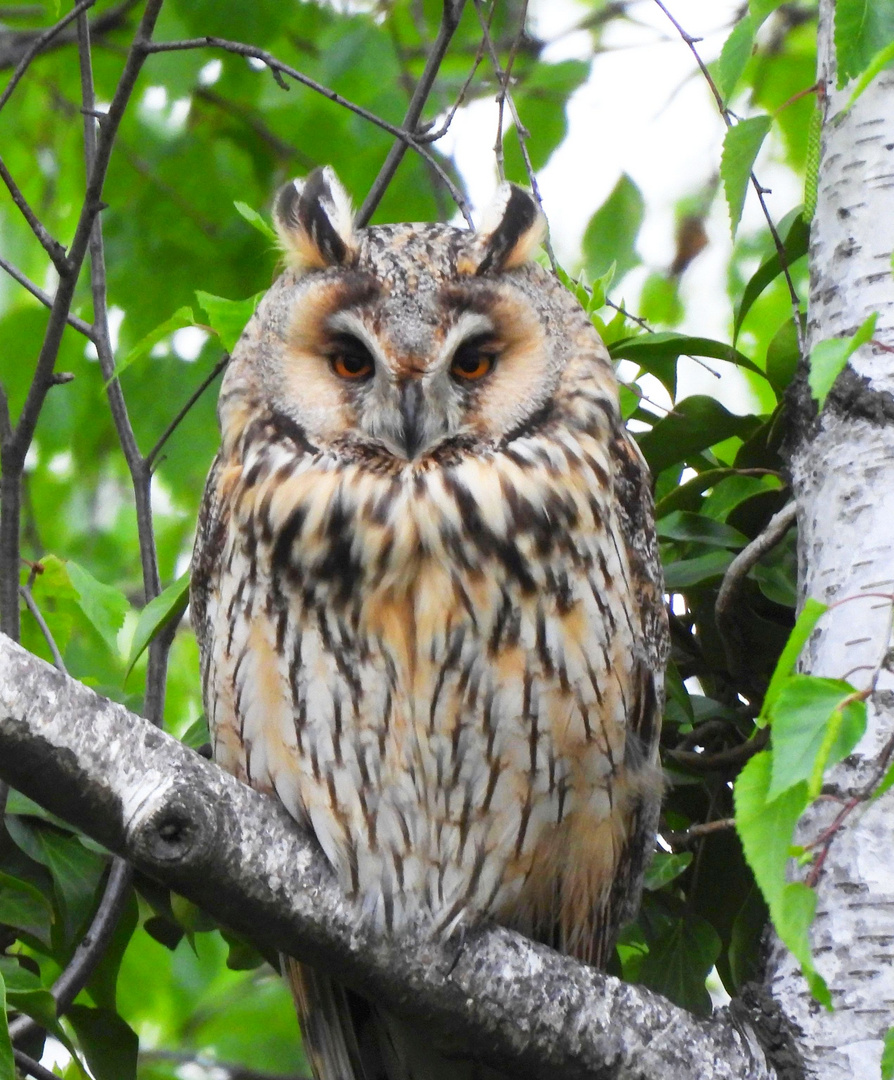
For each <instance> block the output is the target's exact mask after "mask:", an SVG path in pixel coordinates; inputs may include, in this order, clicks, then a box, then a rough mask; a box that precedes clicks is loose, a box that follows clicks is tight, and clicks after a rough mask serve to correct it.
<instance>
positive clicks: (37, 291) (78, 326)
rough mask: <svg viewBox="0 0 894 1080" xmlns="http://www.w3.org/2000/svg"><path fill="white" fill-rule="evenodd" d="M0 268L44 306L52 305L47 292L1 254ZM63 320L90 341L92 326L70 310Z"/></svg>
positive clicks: (49, 306)
mask: <svg viewBox="0 0 894 1080" xmlns="http://www.w3.org/2000/svg"><path fill="white" fill-rule="evenodd" d="M0 270H5V271H6V273H7V274H9V276H10V277H11V278H12V279H13V281H17V282H18V283H19V284H20V285H21V286H22V287H23V288H25V289H27V290H28V292H29V293H31V295H32V296H33V297H35V298H36V299H38V300H39V301H40V302H41V303H42V304H43V305H44V307H48V308H51V307H52V306H53V297H52V296H50V294H49V293H45V292H44V291H43V289H41V288H40V286H38V285H35V284H34V282H33V281H31V279H30V278H27V277H26V276H25V275H24V274H23V273H22V271H21V270H19V269H18V268H17V267H15V266H13V265H12V263H11V262H8V261H7V260H6V259H4V258H3V256H2V255H0ZM65 321H66V322H67V323H68V325H69V326H71V327H73V328H74V329H75V330H77V331H78V333H80V334H83V335H84V337H85V338H89V339H90V341H92V340H93V327H92V326H91V325H90V323H88V322H85V321H84V320H83V319H79V318H78V316H77V315H72V314H71V312H69V313H68V314H67V315H66V317H65Z"/></svg>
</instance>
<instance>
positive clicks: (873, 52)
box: [835, 0, 894, 90]
mask: <svg viewBox="0 0 894 1080" xmlns="http://www.w3.org/2000/svg"><path fill="white" fill-rule="evenodd" d="M892 41H894V8H892V6H891V5H890V4H888V3H879V2H878V0H837V2H836V4H835V58H836V62H837V66H838V89H839V90H840V89H841V88H842V87H843V86H844V84H845V83H846V82H848V81H849V80H850V79H853V78H856V77H857V76H858V75H860V74H862V73H864V72H867V71H869V70H870V68H871V67H873V65H875V64H877V63H878V59H877V58H878V56H879V53H881V52H883V51H884V50H885V49H886V48H888V47H889V46H890V45H891V42H892Z"/></svg>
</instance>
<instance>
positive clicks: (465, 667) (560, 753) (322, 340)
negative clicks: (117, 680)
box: [192, 169, 667, 1080]
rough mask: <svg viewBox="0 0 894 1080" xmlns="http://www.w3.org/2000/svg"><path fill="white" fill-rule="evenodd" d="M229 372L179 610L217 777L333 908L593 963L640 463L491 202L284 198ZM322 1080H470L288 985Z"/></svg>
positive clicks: (641, 793)
mask: <svg viewBox="0 0 894 1080" xmlns="http://www.w3.org/2000/svg"><path fill="white" fill-rule="evenodd" d="M274 217H275V221H276V225H277V229H278V232H279V236H280V238H281V242H282V245H283V248H284V250H285V253H286V258H287V269H286V270H285V272H284V273H283V274H282V276H281V277H280V278H279V279H278V280H277V281H276V282H275V283H274V285H273V286H272V288H271V289H270V291H269V292H268V293H267V295H266V297H265V298H264V299H263V300H262V302H261V304H260V306H259V307H258V310H257V312H256V313H255V315H254V317H253V318H252V320H251V321H250V322H249V324H248V326H247V327H246V329H245V332H244V333H243V335H242V337H241V339H240V341H239V343H238V345H237V346H236V348H235V350H234V352H233V355H232V359H231V361H230V364H229V366H228V368H227V371H226V375H225V378H224V382H223V386H222V389H221V394H220V404H219V418H220V425H221V433H222V445H221V449H220V452H219V454H218V456H217V458H216V460H215V462H214V465H213V466H212V469H211V474H210V476H209V478H208V483H207V487H206V489H205V495H204V500H203V504H202V509H201V516H200V520H199V527H198V536H197V540H196V550H195V556H194V561H193V584H192V610H193V619H194V623H195V628H196V633H197V636H198V639H199V646H200V650H201V667H202V685H203V693H204V699H205V708H206V711H207V716H208V720H209V724H210V728H211V733H212V740H213V746H214V755H215V758H216V760H217V761H218V762H219V763H220V764H221V765H222V766H223V767H224V768H225V769H228V770H229V771H230V772H232V773H234V774H235V775H236V776H238V777H239V778H241V779H242V780H244V781H245V782H246V783H249V784H251V785H252V786H254V787H256V788H258V789H259V790H261V791H265V792H270V793H272V794H274V795H275V796H276V797H278V798H279V799H280V800H281V801H282V802H283V803H284V804H285V806H286V807H287V808H288V810H289V812H290V813H291V814H292V815H294V817H295V818H296V820H297V821H298V822H300V823H301V824H302V825H303V826H304V827H305V828H306V829H308V830H310V832H311V833H312V834H313V835H314V836H315V837H316V840H317V841H318V842H319V845H320V847H321V848H322V850H323V852H324V853H325V856H326V858H327V859H328V861H329V862H330V863H331V865H332V868H333V870H334V871H335V873H336V875H337V876H338V880H339V881H340V883H341V885H342V886H343V888H344V890H345V892H346V893H348V894H349V895H350V896H351V897H352V898H353V900H354V901H355V903H356V905H357V910H358V917H359V918H363V919H368V920H371V921H372V922H374V923H375V924H377V925H380V926H381V927H382V928H383V930H385V931H388V932H392V933H399V932H400V930H401V928H402V927H403V926H405V925H406V924H407V923H409V922H412V923H414V924H416V925H418V924H422V925H424V926H428V927H430V929H431V931H432V932H433V933H438V934H445V935H446V934H449V933H451V932H452V931H454V930H455V929H456V928H458V927H461V926H464V925H470V924H473V923H474V922H476V921H480V920H481V919H483V918H490V919H494V920H496V921H498V922H500V923H503V924H505V925H507V926H511V927H514V928H517V929H519V930H521V931H522V932H524V933H526V934H529V935H531V936H533V937H535V938H537V939H539V940H541V941H545V942H547V943H549V944H551V945H553V946H555V947H556V948H558V949H560V950H562V951H563V952H566V953H570V954H573V955H574V956H577V957H579V958H581V959H583V960H586V961H590V962H592V963H595V964H603V963H604V962H605V961H606V959H607V956H608V955H609V953H610V950H611V949H612V948H613V944H614V939H615V935H616V931H617V929H618V926H619V925H620V923H621V922H622V921H623V920H624V919H625V918H626V917H627V916H628V915H629V914H630V913H631V910H632V908H633V907H635V905H636V903H637V900H638V894H639V886H640V878H641V875H642V868H643V862H644V858H645V854H646V851H647V848H648V847H649V842H650V833H651V832H652V831H653V830H654V827H655V819H656V814H657V805H658V799H659V789H660V781H659V779H658V777H659V773H658V769H657V766H656V754H657V739H658V726H659V719H660V713H661V703H662V696H663V669H664V662H665V656H666V651H667V644H666V642H667V632H666V623H665V614H664V607H663V602H662V582H661V573H660V568H659V564H658V557H657V551H656V542H655V534H654V528H653V522H652V499H651V494H650V488H649V480H648V473H647V469H646V466H645V464H644V462H643V459H642V457H641V456H640V453H639V451H638V449H637V447H636V445H635V443H634V442H633V440H632V439H631V438H630V436H629V435H628V434H627V432H626V431H625V428H624V425H623V422H622V419H621V415H620V412H619V406H618V394H617V384H616V380H615V375H614V373H613V370H612V366H611V364H610V362H609V359H608V355H607V353H606V350H605V347H604V346H603V344H602V342H601V341H600V339H599V337H598V335H597V334H596V332H595V330H594V329H593V327H592V325H591V323H590V321H589V320H588V318H587V316H586V314H585V313H584V311H583V310H582V309H581V308H580V306H579V305H578V304H577V302H576V301H575V300H574V299H573V298H572V296H571V295H570V294H569V293H568V292H567V291H566V290H565V289H564V288H563V286H562V285H561V284H560V283H559V282H558V281H557V280H556V278H555V277H554V276H553V275H551V274H550V273H548V272H547V271H546V270H544V269H543V268H542V267H541V266H540V265H538V264H537V263H535V262H533V261H531V257H532V255H533V253H534V251H535V249H536V248H537V245H538V244H539V242H540V240H541V238H542V234H543V219H542V216H541V214H540V212H539V210H538V208H537V205H536V203H535V202H534V200H533V199H532V198H531V196H530V195H528V194H527V193H526V192H524V191H523V190H521V189H520V188H516V187H513V186H510V185H504V187H503V188H502V189H501V191H500V193H499V196H498V198H497V200H496V203H495V205H494V206H493V207H492V208H491V210H490V212H489V213H488V215H487V216H486V218H485V221H484V223H483V225H482V227H481V228H480V229H478V230H477V231H465V230H461V229H456V228H451V227H448V226H446V225H437V224H434V225H385V226H377V227H372V228H365V229H355V228H354V227H353V225H352V221H351V209H350V204H349V202H348V199H347V196H346V195H345V193H344V191H343V190H342V188H341V187H340V185H339V183H338V181H337V180H336V178H335V176H334V175H333V173H332V172H331V170H329V169H325V170H317V171H316V172H314V173H312V174H311V175H310V176H309V177H308V179H307V180H306V181H304V182H300V181H295V182H294V183H291V184H289V185H287V186H286V187H285V188H284V189H283V190H282V191H281V192H280V194H279V196H278V197H277V200H276V203H275V207H274ZM290 974H291V980H292V982H293V987H294V989H295V992H296V997H297V999H298V1002H299V1008H300V1010H301V1012H302V1013H303V1014H304V1015H303V1019H304V1028H305V1045H306V1047H307V1050H308V1055H309V1057H310V1058H311V1061H312V1064H313V1067H314V1070H315V1074H316V1076H317V1077H318V1078H319V1080H352V1078H357V1080H361V1078H362V1080H378V1078H380V1077H388V1078H398V1077H400V1078H402V1080H403V1078H407V1080H430V1078H439V1080H440V1078H442V1077H450V1078H463V1080H465V1078H470V1077H477V1076H492V1075H495V1074H492V1073H491V1072H489V1071H488V1070H486V1069H482V1068H481V1067H479V1066H478V1065H476V1063H474V1062H472V1061H470V1060H468V1059H467V1058H465V1059H464V1058H463V1057H462V1048H457V1047H434V1046H433V1045H432V1041H431V1038H430V1036H429V1034H428V1033H424V1035H422V1036H420V1037H419V1038H418V1039H417V1038H414V1032H413V1031H412V1030H411V1029H410V1026H409V1025H408V1024H405V1023H402V1022H401V1021H398V1020H397V1019H396V1018H395V1017H392V1016H389V1015H388V1014H386V1013H384V1012H383V1011H382V1010H380V1009H378V1008H377V1007H374V1006H365V1007H364V1008H360V1007H358V1004H357V1002H355V1001H354V1000H353V997H352V995H349V994H348V993H347V992H346V991H344V990H343V989H342V988H340V987H338V986H337V985H336V984H333V983H332V982H331V981H330V980H329V979H328V978H327V977H326V975H325V974H323V973H321V972H313V971H310V970H308V969H306V968H304V967H301V966H299V965H297V964H291V965H290Z"/></svg>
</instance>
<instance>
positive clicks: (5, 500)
mask: <svg viewBox="0 0 894 1080" xmlns="http://www.w3.org/2000/svg"><path fill="white" fill-rule="evenodd" d="M161 4H162V0H147V2H146V8H145V10H144V12H143V17H142V19H141V20H140V25H139V28H138V29H137V32H136V35H135V37H134V41H133V44H132V45H131V48H130V51H129V52H128V55H127V60H126V61H125V64H124V70H123V71H122V73H121V78H120V79H119V82H118V86H117V88H116V90H115V94H114V97H113V98H112V103H111V105H110V106H109V110H108V113H107V114H106V117H105V119H104V120H103V124H102V127H101V129H100V134H99V139H98V140H97V146H96V156H95V159H94V162H93V168H92V169H91V170H90V174H89V176H88V179H87V187H86V191H85V193H84V202H83V205H82V207H81V213H80V216H79V218H78V224H77V227H76V229H75V235H74V239H73V241H72V245H71V248H70V249H69V253H68V269H67V272H66V273H65V274H63V275H62V276H61V277H60V281H59V287H58V288H57V290H56V295H55V297H54V298H53V306H52V308H51V309H50V318H49V321H48V323H47V329H46V333H45V334H44V340H43V345H42V346H41V350H40V354H39V355H38V358H37V364H36V366H35V372H34V378H33V379H32V381H31V385H30V387H29V388H28V394H27V396H26V398H25V404H24V405H23V406H22V411H21V413H20V414H19V419H18V423H17V424H16V426H15V429H14V430H13V431H11V432H10V433H9V435H8V437H7V438H6V439H4V441H3V444H2V447H0V469H2V479H0V629H2V631H3V632H4V633H6V634H9V636H10V637H13V638H16V639H17V638H18V636H19V588H18V577H19V575H18V566H19V527H20V518H21V476H22V469H23V467H24V463H25V455H26V454H27V452H28V448H29V446H30V445H31V440H32V439H33V437H34V429H35V428H36V426H37V420H38V417H39V416H40V411H41V409H42V408H43V403H44V400H45V399H46V396H47V394H48V393H49V391H50V388H51V387H52V386H54V385H55V379H54V377H53V368H54V367H55V364H56V358H57V356H58V355H59V346H60V344H61V342H62V333H63V331H64V329H65V326H66V325H67V317H68V315H69V312H70V310H71V302H72V298H73V297H74V291H75V287H76V285H77V279H78V275H79V274H80V270H81V266H82V265H83V262H84V258H85V256H86V254H87V246H88V244H89V242H90V236H91V234H92V232H93V223H94V221H95V220H96V216H97V214H98V213H99V211H100V209H101V202H100V199H101V195H102V189H103V185H104V183H105V178H106V173H107V171H108V167H109V161H110V160H111V156H112V150H113V148H114V145H115V138H116V136H117V134H118V127H119V125H120V123H121V119H122V117H123V116H124V110H125V109H126V107H127V104H128V102H129V101H130V96H131V94H132V93H133V89H134V86H135V85H136V81H137V78H138V76H139V74H140V70H141V68H142V66H143V62H144V61H145V58H146V46H147V45H148V42H149V38H150V37H151V35H152V31H153V29H154V27H155V22H156V19H157V18H158V13H159V11H160V10H161Z"/></svg>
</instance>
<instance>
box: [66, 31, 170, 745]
mask: <svg viewBox="0 0 894 1080" xmlns="http://www.w3.org/2000/svg"><path fill="white" fill-rule="evenodd" d="M78 54H79V57H80V62H81V99H82V105H83V112H84V157H85V160H86V165H87V173H88V175H90V174H91V173H92V172H93V169H94V166H95V162H96V155H97V142H96V126H97V121H96V118H95V106H96V101H95V95H94V91H93V70H92V64H91V56H90V27H89V24H88V22H87V17H86V16H85V15H81V16H80V17H79V19H78ZM90 287H91V291H92V294H93V328H94V333H95V337H94V341H95V343H96V352H97V355H98V357H99V366H100V370H101V371H102V374H103V378H104V379H105V380H106V395H107V397H108V401H109V408H110V409H111V412H112V419H113V421H114V424H115V430H116V432H117V433H118V441H119V442H120V444H121V449H122V451H123V453H124V459H125V461H126V462H127V467H128V470H129V471H130V476H131V482H132V484H133V493H134V503H135V508H136V518H137V536H138V540H139V545H140V564H141V566H142V571H143V590H144V595H145V600H146V603H147V604H148V603H149V601H150V600H154V599H155V597H156V596H158V594H159V593H160V592H161V578H160V575H159V572H158V554H157V552H156V548H155V526H154V522H153V517H152V495H151V490H150V489H151V485H152V470H151V468H150V466H149V462H148V461H146V459H145V458H144V457H143V455H142V454H141V453H140V448H139V446H138V445H137V440H136V436H135V435H134V431H133V427H132V425H131V422H130V417H129V416H128V413H127V404H126V403H125V401H124V393H123V392H122V390H121V383H120V382H119V381H118V379H116V378H115V377H114V373H115V356H114V352H113V349H112V342H111V336H110V334H109V317H108V302H107V298H106V265H105V252H104V247H103V238H102V222H101V220H100V219H99V217H97V218H96V220H95V221H94V223H93V229H92V232H91V234H90ZM169 648H170V636H169V635H159V636H157V637H156V638H155V639H154V640H153V641H152V643H151V644H150V646H149V660H148V665H147V669H146V691H145V695H144V698H143V711H144V713H145V715H146V717H147V719H149V720H151V721H152V723H154V724H158V725H160V724H161V721H162V713H163V711H164V694H165V678H166V674H167V662H168V650H169Z"/></svg>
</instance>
